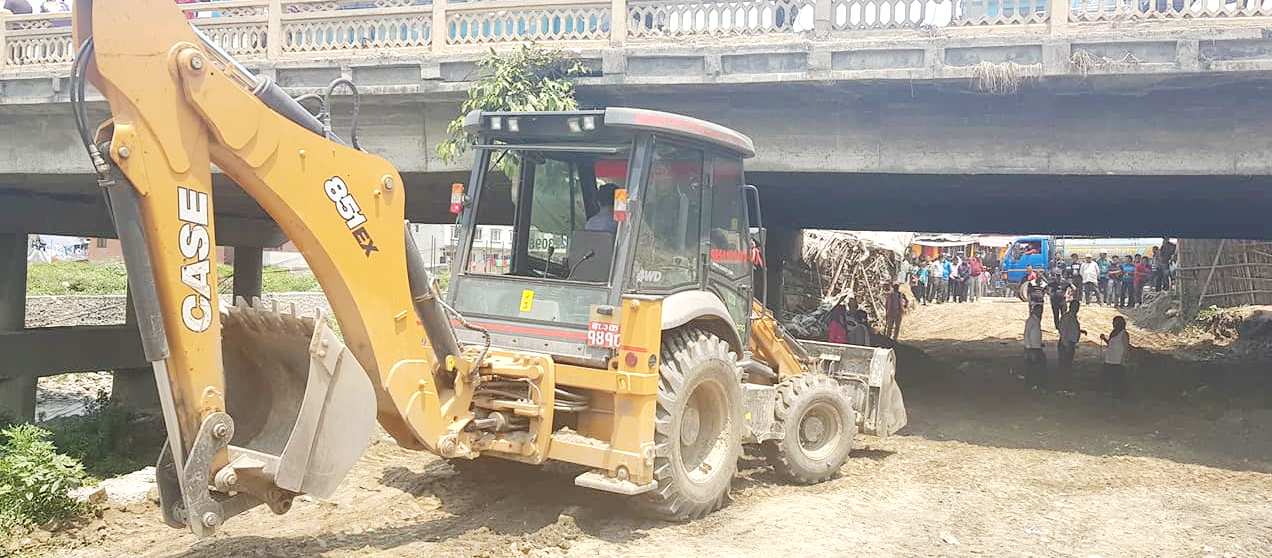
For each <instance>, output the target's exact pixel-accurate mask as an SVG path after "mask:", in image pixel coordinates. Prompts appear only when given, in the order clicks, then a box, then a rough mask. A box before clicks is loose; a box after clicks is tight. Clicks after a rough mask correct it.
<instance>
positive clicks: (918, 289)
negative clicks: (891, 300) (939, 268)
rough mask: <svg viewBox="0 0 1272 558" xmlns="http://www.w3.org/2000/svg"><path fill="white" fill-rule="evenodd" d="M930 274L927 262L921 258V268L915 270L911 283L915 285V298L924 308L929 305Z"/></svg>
mask: <svg viewBox="0 0 1272 558" xmlns="http://www.w3.org/2000/svg"><path fill="white" fill-rule="evenodd" d="M929 274H930V270H929V269H928V263H927V260H926V259H923V258H919V266H918V267H917V268H915V270H914V274H913V276H912V279H911V281H912V282H913V284H914V297H915V298H916V299H918V301H919V304H922V305H924V306H927V303H928V280H929Z"/></svg>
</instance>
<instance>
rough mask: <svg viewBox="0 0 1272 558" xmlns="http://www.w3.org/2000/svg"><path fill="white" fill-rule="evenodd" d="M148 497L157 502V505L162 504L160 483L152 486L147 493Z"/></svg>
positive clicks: (151, 501) (153, 502)
mask: <svg viewBox="0 0 1272 558" xmlns="http://www.w3.org/2000/svg"><path fill="white" fill-rule="evenodd" d="M146 499H147V500H150V503H152V504H155V505H156V506H157V505H159V504H160V498H159V485H157V484H156V485H155V486H154V488H151V489H150V491H149V492H147V493H146Z"/></svg>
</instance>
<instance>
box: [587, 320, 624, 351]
mask: <svg viewBox="0 0 1272 558" xmlns="http://www.w3.org/2000/svg"><path fill="white" fill-rule="evenodd" d="M587 345H588V346H589V347H603V348H606V349H617V348H618V324H611V323H606V322H588V323H587Z"/></svg>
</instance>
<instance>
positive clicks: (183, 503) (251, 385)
mask: <svg viewBox="0 0 1272 558" xmlns="http://www.w3.org/2000/svg"><path fill="white" fill-rule="evenodd" d="M74 36H75V41H76V44H77V45H83V46H82V48H81V50H80V52H81V57H80V58H81V59H80V60H78V61H77V62H76V78H77V79H79V80H83V79H88V80H89V81H91V82H92V84H93V85H94V86H95V87H96V88H97V89H98V90H99V91H100V92H101V93H102V95H103V96H104V97H105V98H106V101H107V103H108V104H109V107H110V113H111V118H110V120H108V121H107V122H106V123H104V124H102V125H101V126H100V127H98V128H97V134H96V136H95V137H93V138H92V139H91V141H90V142H89V145H88V146H89V150H90V153H93V154H94V158H95V166H96V167H97V170H98V173H99V182H100V183H101V184H102V185H103V189H104V190H105V192H106V195H107V199H108V202H109V204H110V207H111V210H112V214H113V215H114V217H115V221H116V226H117V229H118V232H119V236H120V239H121V241H122V243H123V249H124V252H125V261H126V264H127V266H128V269H129V274H130V286H131V288H132V289H133V291H134V292H133V295H134V298H135V299H136V300H137V304H136V307H137V312H138V322H139V323H140V324H141V328H142V331H143V344H144V346H145V349H146V353H147V358H148V360H151V361H152V363H153V366H154V370H155V375H156V380H157V382H158V385H159V388H160V396H161V400H162V403H163V412H164V415H165V422H166V424H167V427H168V447H167V448H166V449H165V451H164V456H163V457H162V458H161V463H160V479H161V493H162V494H161V495H162V499H163V507H164V515H165V518H166V519H167V520H168V522H169V523H170V524H173V525H185V526H188V527H190V528H191V529H192V530H193V531H194V532H195V533H196V534H199V535H207V534H210V533H211V532H212V531H213V530H214V529H215V527H216V526H217V525H219V524H220V522H221V521H223V520H224V519H225V518H227V517H229V516H231V515H234V514H235V513H239V512H241V511H243V510H246V509H248V508H250V507H252V506H255V505H258V504H260V503H266V504H268V505H269V506H270V507H271V508H272V509H274V511H275V512H278V513H282V512H284V511H286V510H287V507H288V505H289V503H290V501H291V499H292V498H293V497H294V496H296V495H298V494H300V493H314V494H317V495H319V496H324V495H327V494H329V493H330V492H331V491H332V490H334V488H335V486H336V484H337V483H338V482H339V480H340V479H341V478H342V477H343V476H344V474H345V473H346V472H347V471H348V469H349V467H351V466H352V464H353V462H354V461H356V459H357V458H358V457H359V456H360V454H361V452H362V451H363V449H365V447H366V445H367V444H368V442H369V440H370V437H371V436H372V435H373V427H374V423H373V421H374V420H375V419H376V418H378V420H379V423H380V424H381V425H383V427H384V428H385V429H386V430H387V431H388V432H389V434H390V435H392V436H393V437H394V438H395V439H396V440H397V441H398V443H399V444H401V445H403V446H405V447H411V448H426V449H429V450H432V451H434V452H436V453H439V454H442V455H447V454H454V453H456V452H462V451H463V448H457V447H456V446H457V444H455V443H454V437H455V435H456V434H457V433H458V432H460V431H461V430H462V428H463V426H464V425H465V424H466V422H467V421H468V420H470V419H471V414H470V412H469V403H470V400H471V396H472V387H471V383H470V380H469V378H470V374H469V372H470V368H471V365H470V364H469V363H471V362H474V359H471V358H465V357H464V355H463V354H461V352H460V350H459V349H458V346H457V344H456V343H455V341H454V333H453V332H452V331H450V329H449V328H450V325H449V318H448V317H446V316H445V315H444V312H443V310H442V309H441V305H440V303H439V302H438V301H437V293H436V290H435V288H434V287H433V285H432V282H431V280H429V279H428V277H427V272H426V271H424V270H423V268H422V265H420V262H415V263H416V265H414V266H412V265H411V264H410V262H411V258H410V257H409V256H408V252H409V251H410V252H413V250H408V243H409V242H410V240H409V238H408V235H406V234H404V206H405V199H406V192H405V190H404V188H403V184H402V179H401V177H400V176H399V174H398V172H397V171H396V170H395V169H394V168H393V166H392V165H390V164H389V163H388V162H387V161H385V160H384V159H382V158H380V157H376V156H374V155H370V154H367V153H365V152H362V151H360V150H358V149H355V148H353V147H350V146H348V145H345V144H344V143H343V142H341V141H340V140H339V139H338V138H334V137H331V136H330V135H329V134H325V133H323V130H322V129H321V127H317V126H315V122H316V121H315V120H314V119H313V117H312V116H309V115H308V113H307V112H305V111H304V110H303V109H302V108H301V107H300V105H299V104H297V103H295V102H294V101H292V100H291V99H290V97H287V96H286V95H285V94H284V93H282V91H281V89H279V88H278V86H277V85H274V84H272V83H270V82H269V81H268V80H265V79H258V78H257V77H255V76H253V75H251V74H250V72H248V71H247V70H245V69H243V68H242V67H241V66H239V65H238V64H237V63H236V62H234V61H233V60H232V59H230V58H229V57H228V55H225V54H224V53H223V52H221V51H219V49H217V48H216V47H215V46H213V45H212V44H211V43H209V42H207V41H205V40H204V39H203V38H202V37H201V36H200V35H199V34H198V33H197V31H196V30H195V29H194V28H193V27H192V26H191V25H189V23H188V22H187V21H186V20H185V18H184V17H183V16H182V14H181V12H180V11H179V9H178V8H177V6H176V5H175V4H174V3H173V2H172V1H171V0H111V1H110V2H104V1H99V2H93V1H92V0H78V1H77V2H76V6H75V11H74ZM81 90H82V87H81ZM79 100H80V102H82V98H80V99H79ZM76 110H77V115H78V114H81V112H82V109H81V108H80V107H78V106H77V107H76ZM86 139H87V138H86ZM212 164H215V165H216V166H217V167H218V168H219V169H220V170H221V171H222V172H223V173H224V174H225V175H226V176H228V177H229V178H231V179H233V181H234V182H236V183H237V184H238V185H239V186H241V187H242V189H243V190H244V191H245V192H246V193H247V194H248V195H249V196H251V197H252V198H253V199H254V200H256V201H257V202H258V203H259V204H260V206H261V207H262V208H263V209H264V210H265V212H266V213H268V214H269V215H270V217H272V218H273V219H274V221H276V222H277V223H278V225H279V227H280V228H281V229H282V231H283V233H285V234H286V236H287V238H288V239H290V240H291V241H292V242H293V243H294V244H295V246H296V247H297V248H298V249H299V251H300V252H301V254H302V255H303V256H304V257H305V259H306V261H307V262H308V264H309V267H310V269H312V270H313V272H314V275H315V276H316V277H317V279H318V282H319V283H320V284H321V286H322V288H323V290H324V291H325V293H326V295H327V298H328V301H329V302H330V305H331V308H332V311H333V312H334V314H335V318H336V320H337V322H338V323H339V327H340V332H341V334H342V336H343V340H342V339H341V338H340V336H337V335H336V334H335V333H334V332H333V331H332V330H331V328H330V327H329V326H328V325H327V324H326V320H324V319H323V318H322V317H321V316H319V317H317V318H316V319H305V318H302V317H299V316H295V315H294V312H292V313H288V312H280V311H277V309H266V308H264V307H263V305H261V304H260V303H259V302H258V301H238V303H237V304H235V305H230V304H227V303H225V302H223V301H222V300H220V295H218V288H217V284H218V277H217V270H216V261H215V255H216V222H215V212H214V207H213V206H214V201H213V200H214V196H213V191H212V174H211V165H212Z"/></svg>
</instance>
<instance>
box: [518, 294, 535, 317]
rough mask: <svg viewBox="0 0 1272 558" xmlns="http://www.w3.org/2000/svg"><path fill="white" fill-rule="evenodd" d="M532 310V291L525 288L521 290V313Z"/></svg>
mask: <svg viewBox="0 0 1272 558" xmlns="http://www.w3.org/2000/svg"><path fill="white" fill-rule="evenodd" d="M531 310H534V291H532V290H530V289H526V290H524V291H521V308H520V311H521V312H522V313H525V312H529V311H531Z"/></svg>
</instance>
